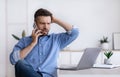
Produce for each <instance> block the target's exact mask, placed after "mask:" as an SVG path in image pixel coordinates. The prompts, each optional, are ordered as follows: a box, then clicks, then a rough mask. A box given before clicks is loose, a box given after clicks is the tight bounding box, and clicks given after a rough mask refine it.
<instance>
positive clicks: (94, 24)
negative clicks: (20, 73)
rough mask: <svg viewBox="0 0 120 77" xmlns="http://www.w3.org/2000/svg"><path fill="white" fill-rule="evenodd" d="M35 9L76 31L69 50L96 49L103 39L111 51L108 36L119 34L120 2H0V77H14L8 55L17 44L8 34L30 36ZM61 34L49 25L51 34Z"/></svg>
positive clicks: (104, 0)
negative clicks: (78, 31) (43, 9)
mask: <svg viewBox="0 0 120 77" xmlns="http://www.w3.org/2000/svg"><path fill="white" fill-rule="evenodd" d="M38 8H47V9H49V10H50V11H52V12H53V14H54V16H56V17H58V18H60V19H62V20H63V21H66V22H69V23H71V24H72V25H75V26H77V27H78V28H79V30H80V35H79V37H78V38H77V39H76V40H75V41H74V42H73V43H71V44H70V45H69V47H70V49H74V50H81V49H84V48H86V47H93V46H98V44H99V41H98V40H99V39H100V38H102V36H103V35H104V36H108V37H109V40H110V44H111V46H110V47H111V48H112V33H113V32H120V26H119V25H120V0H0V13H1V14H0V17H1V19H0V21H1V23H0V39H1V40H0V43H1V44H0V51H1V52H0V55H1V56H0V67H1V68H2V70H1V69H0V77H5V75H6V76H7V77H13V76H14V75H13V74H14V69H13V66H12V65H11V64H10V62H9V54H10V52H11V51H12V48H13V46H14V45H15V43H17V41H16V40H15V39H13V37H12V36H11V34H15V35H18V36H21V32H22V30H23V29H24V30H26V33H27V35H30V34H31V30H32V29H33V28H32V25H33V14H34V12H35V11H36V10H37V9H38ZM61 31H64V30H63V29H62V28H60V27H59V26H58V25H56V24H53V25H52V30H51V32H61ZM5 71H6V73H5Z"/></svg>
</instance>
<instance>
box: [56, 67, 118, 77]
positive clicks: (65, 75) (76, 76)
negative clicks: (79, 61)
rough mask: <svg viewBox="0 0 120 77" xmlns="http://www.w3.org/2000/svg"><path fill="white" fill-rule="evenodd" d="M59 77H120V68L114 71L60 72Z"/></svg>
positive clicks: (94, 69) (96, 69)
mask: <svg viewBox="0 0 120 77" xmlns="http://www.w3.org/2000/svg"><path fill="white" fill-rule="evenodd" d="M58 72H59V77H101V76H102V77H108V76H109V77H120V67H119V68H112V69H100V68H91V69H84V70H77V71H69V70H59V71H58Z"/></svg>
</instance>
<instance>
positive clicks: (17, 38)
mask: <svg viewBox="0 0 120 77" xmlns="http://www.w3.org/2000/svg"><path fill="white" fill-rule="evenodd" d="M12 36H13V37H14V38H15V39H16V40H20V38H19V37H18V36H16V35H14V34H12Z"/></svg>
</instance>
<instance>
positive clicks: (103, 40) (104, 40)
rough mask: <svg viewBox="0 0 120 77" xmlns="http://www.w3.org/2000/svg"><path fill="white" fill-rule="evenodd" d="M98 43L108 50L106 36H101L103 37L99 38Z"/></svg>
mask: <svg viewBox="0 0 120 77" xmlns="http://www.w3.org/2000/svg"><path fill="white" fill-rule="evenodd" d="M100 44H101V47H102V49H104V50H108V49H109V41H108V37H105V36H103V38H102V39H100Z"/></svg>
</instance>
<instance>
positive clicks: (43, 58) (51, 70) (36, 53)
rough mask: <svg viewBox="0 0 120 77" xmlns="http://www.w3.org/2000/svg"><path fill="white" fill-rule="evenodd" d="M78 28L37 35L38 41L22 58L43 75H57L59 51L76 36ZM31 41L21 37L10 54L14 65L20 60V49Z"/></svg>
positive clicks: (48, 76)
mask: <svg viewBox="0 0 120 77" xmlns="http://www.w3.org/2000/svg"><path fill="white" fill-rule="evenodd" d="M78 34H79V32H78V29H75V28H73V29H72V30H71V31H68V32H65V33H59V34H50V35H47V36H42V37H39V39H38V43H37V44H36V46H35V47H34V48H33V49H32V50H31V52H30V53H29V54H28V55H27V56H26V57H25V58H24V60H25V61H27V62H28V63H29V64H30V65H31V66H32V67H33V69H34V70H35V71H40V72H41V73H42V74H43V77H57V57H58V55H59V51H60V50H61V49H63V48H64V47H66V46H67V45H68V44H70V43H71V42H72V41H73V40H75V39H76V38H77V36H78ZM31 42H32V37H31V36H28V37H24V38H22V39H21V40H20V41H19V42H18V43H17V44H16V45H15V47H14V48H13V51H12V53H11V54H10V62H11V63H12V64H13V65H15V64H16V62H17V61H18V60H20V51H21V50H22V49H24V48H25V47H27V46H28V45H29V44H30V43H31Z"/></svg>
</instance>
